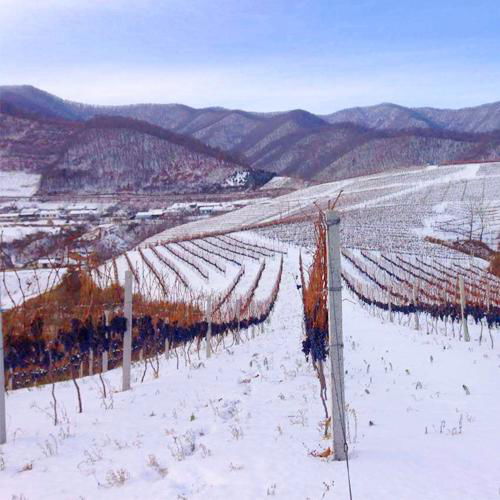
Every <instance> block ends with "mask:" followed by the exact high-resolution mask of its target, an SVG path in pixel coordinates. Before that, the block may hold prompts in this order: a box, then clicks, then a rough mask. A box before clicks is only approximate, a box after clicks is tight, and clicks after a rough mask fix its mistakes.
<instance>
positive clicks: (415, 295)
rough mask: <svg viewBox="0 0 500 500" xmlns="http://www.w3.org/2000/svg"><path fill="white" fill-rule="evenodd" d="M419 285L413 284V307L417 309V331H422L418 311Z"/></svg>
mask: <svg viewBox="0 0 500 500" xmlns="http://www.w3.org/2000/svg"><path fill="white" fill-rule="evenodd" d="M417 294H418V292H417V284H416V283H414V284H413V305H414V307H415V330H420V321H419V317H418V311H417V309H416V308H417Z"/></svg>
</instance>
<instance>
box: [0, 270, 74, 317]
mask: <svg viewBox="0 0 500 500" xmlns="http://www.w3.org/2000/svg"><path fill="white" fill-rule="evenodd" d="M64 273H65V269H64V268H56V269H26V270H19V271H17V272H16V271H2V272H1V273H0V297H1V300H0V307H2V308H3V309H10V308H11V307H14V306H16V305H19V304H22V303H23V302H24V300H26V299H29V298H31V297H35V296H37V295H40V294H41V293H44V292H46V291H47V290H50V289H51V288H52V287H53V286H55V285H57V284H58V283H59V281H60V280H61V278H62V277H63V276H64Z"/></svg>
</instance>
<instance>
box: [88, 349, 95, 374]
mask: <svg viewBox="0 0 500 500" xmlns="http://www.w3.org/2000/svg"><path fill="white" fill-rule="evenodd" d="M92 375H94V349H93V348H92V346H90V349H89V376H90V377H92Z"/></svg>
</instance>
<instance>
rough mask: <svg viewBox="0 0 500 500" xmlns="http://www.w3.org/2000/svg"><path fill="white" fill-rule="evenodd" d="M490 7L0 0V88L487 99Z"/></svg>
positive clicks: (439, 2) (144, 96)
mask: <svg viewBox="0 0 500 500" xmlns="http://www.w3.org/2000/svg"><path fill="white" fill-rule="evenodd" d="M499 26H500V1H499V0H420V1H417V0H398V1H396V0H310V1H305V0H0V84H21V83H29V84H32V85H35V86H38V87H41V88H43V89H45V90H47V91H49V92H53V93H56V94H58V95H60V96H62V97H65V98H69V99H73V100H79V101H84V102H92V103H96V104H110V103H112V104H123V103H131V102H182V103H185V104H189V105H192V106H197V107H201V106H211V105H220V106H226V107H233V108H243V109H249V110H257V111H259V110H260V111H264V110H266V111H269V110H283V109H292V108H304V109H308V110H310V111H313V112H318V113H328V112H331V111H335V110H337V109H341V108H344V107H350V106H356V105H368V104H376V103H379V102H387V101H391V102H397V103H399V104H403V105H409V106H423V105H429V106H438V107H462V106H469V105H476V104H480V103H483V102H491V101H496V100H500V28H499Z"/></svg>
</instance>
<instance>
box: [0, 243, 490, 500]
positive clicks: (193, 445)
mask: <svg viewBox="0 0 500 500" xmlns="http://www.w3.org/2000/svg"><path fill="white" fill-rule="evenodd" d="M297 260H298V254H297V252H296V251H291V252H290V256H289V258H288V259H287V260H286V261H285V270H284V274H283V283H282V289H281V291H280V295H279V297H278V301H277V304H276V309H275V311H274V313H273V315H272V319H271V324H270V325H266V329H265V332H264V333H263V334H262V335H258V336H257V337H256V338H253V339H252V338H251V335H248V338H247V340H246V341H245V342H244V343H243V344H242V345H239V346H233V345H231V344H232V339H230V338H227V339H226V349H219V350H218V352H217V353H216V354H215V355H214V356H213V357H212V358H211V359H210V360H206V359H205V358H204V356H203V355H201V360H200V361H198V359H197V356H193V359H194V360H195V361H194V364H193V366H190V367H186V366H185V365H184V359H183V357H182V354H181V353H179V356H180V368H179V369H178V370H177V369H176V361H175V357H174V358H173V359H170V360H169V361H168V362H163V363H162V366H161V370H160V376H159V378H158V379H153V377H152V373H151V370H149V373H148V374H147V375H146V379H145V381H144V383H142V384H141V383H140V378H141V376H142V371H143V369H142V367H141V366H137V367H136V368H135V369H134V374H133V375H134V376H133V388H132V390H131V391H129V392H125V393H123V392H120V391H119V387H120V376H121V370H119V369H118V370H114V371H112V372H109V373H108V374H106V376H105V379H106V383H107V388H108V394H109V393H111V395H108V396H107V398H103V397H102V394H101V390H100V381H99V379H98V378H96V377H87V378H85V379H83V380H81V381H80V386H81V388H82V396H83V407H84V412H83V413H82V414H78V413H77V410H76V407H77V402H76V392H75V389H74V386H73V384H72V383H71V382H65V383H60V384H57V386H56V389H55V394H56V396H57V400H58V408H59V418H60V420H61V423H60V424H59V425H58V426H54V425H53V424H52V421H51V419H52V417H51V407H50V402H51V394H50V387H42V388H37V389H31V390H18V391H15V392H13V393H10V394H9V395H8V398H7V414H8V418H7V425H8V443H7V444H6V445H3V446H2V447H0V492H1V494H0V497H1V498H9V499H10V498H27V499H30V500H31V499H42V498H46V499H54V498H64V499H68V498H86V499H97V498H141V499H142V498H152V499H153V498H154V499H156V498H159V499H171V498H172V499H198V498H199V499H202V498H203V499H222V498H224V499H232V498H238V499H240V500H244V499H252V500H254V499H260V498H267V497H268V496H269V497H271V496H274V497H276V498H283V499H307V498H309V499H318V500H319V499H323V498H324V499H329V498H331V499H341V500H344V499H347V498H348V493H347V480H346V467H345V463H342V462H332V461H329V460H326V459H321V458H315V457H313V456H311V452H312V451H314V450H316V451H321V450H324V449H325V448H326V447H327V446H329V444H330V443H329V442H328V441H325V440H324V439H322V430H321V429H320V423H321V420H322V418H323V414H322V407H321V403H320V400H319V394H318V383H317V380H316V379H315V377H314V374H313V372H312V370H311V367H310V365H309V364H308V363H306V361H305V359H304V357H303V355H302V353H301V352H300V341H301V335H302V307H301V298H300V295H299V293H298V291H297V289H296V287H295V282H294V275H295V274H296V273H297ZM343 303H344V308H345V309H344V331H345V367H346V371H347V376H346V401H347V403H348V413H347V415H348V421H349V442H350V468H351V482H352V490H353V498H354V499H356V500H358V499H366V500H368V499H369V500H378V499H380V500H386V499H395V500H396V499H397V500H414V499H422V500H424V499H425V500H430V499H431V500H438V499H439V500H441V499H442V500H445V499H446V500H454V499H457V500H458V499H460V500H462V499H477V500H488V499H497V498H498V497H499V493H500V476H499V474H498V470H499V468H498V449H499V448H500V433H498V429H497V425H498V420H499V415H500V400H499V398H498V394H499V393H500V391H499V389H500V383H499V377H498V375H499V374H498V370H499V351H498V347H497V346H495V348H494V349H492V348H491V346H489V345H488V344H487V343H483V344H482V345H481V346H479V345H478V343H477V341H476V340H473V342H471V343H470V344H465V343H463V342H459V341H458V340H457V339H454V338H452V337H451V336H450V333H448V336H446V337H445V336H444V335H439V336H436V335H431V336H427V335H425V333H423V332H422V331H421V332H417V331H414V330H412V329H411V328H410V327H409V326H400V325H398V324H397V323H396V324H389V323H387V322H386V321H385V320H384V319H383V318H381V317H375V316H372V315H370V314H369V313H368V312H367V311H365V310H363V309H362V308H361V307H360V306H359V305H357V304H354V303H353V302H351V300H350V299H347V300H344V302H343ZM476 333H477V332H476ZM493 333H494V334H497V333H498V332H493ZM473 338H474V339H475V338H477V336H473ZM496 340H498V339H496ZM497 344H498V342H497ZM464 385H465V386H466V388H467V390H468V391H469V392H470V395H467V394H466V390H465V389H464V387H463V386H464ZM495 457H497V459H495Z"/></svg>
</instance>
